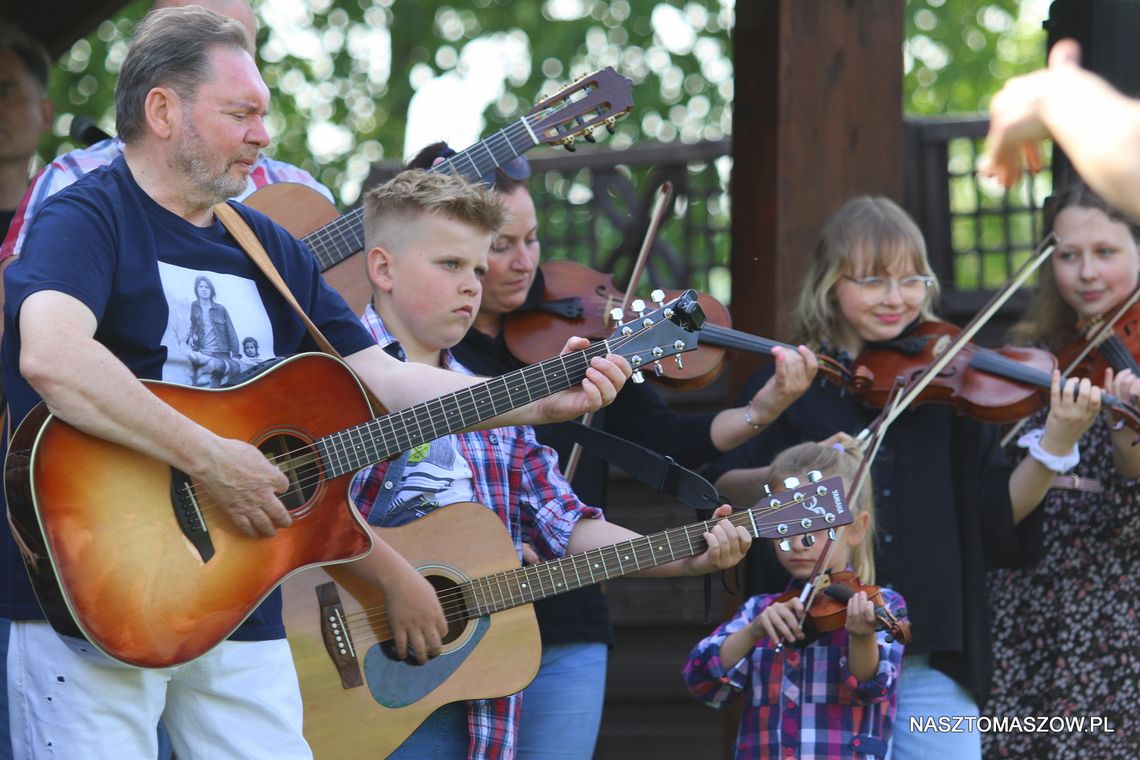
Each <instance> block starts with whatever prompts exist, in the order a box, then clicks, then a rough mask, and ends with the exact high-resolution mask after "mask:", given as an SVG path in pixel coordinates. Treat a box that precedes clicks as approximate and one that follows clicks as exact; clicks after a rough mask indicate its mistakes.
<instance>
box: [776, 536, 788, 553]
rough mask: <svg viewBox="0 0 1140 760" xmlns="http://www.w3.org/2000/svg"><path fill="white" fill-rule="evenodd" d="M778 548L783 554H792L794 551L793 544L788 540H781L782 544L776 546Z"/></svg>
mask: <svg viewBox="0 0 1140 760" xmlns="http://www.w3.org/2000/svg"><path fill="white" fill-rule="evenodd" d="M776 546H778V547H780V551H782V552H790V551H791V550H792V544H791V542H790V541H788V539H786V538H781V539H780V543H778V544H776Z"/></svg>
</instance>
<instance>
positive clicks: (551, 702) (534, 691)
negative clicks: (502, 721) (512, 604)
mask: <svg viewBox="0 0 1140 760" xmlns="http://www.w3.org/2000/svg"><path fill="white" fill-rule="evenodd" d="M542 649H543V651H542V665H541V667H539V669H538V675H537V676H536V677H535V679H534V681H532V682H531V684H530V686H528V687H526V690H525V691H524V692H523V700H522V720H521V721H520V724H519V753H518V757H519V760H546V758H556V759H557V760H571V758H573V759H575V760H589V759H590V758H591V757H593V755H594V745H595V744H596V743H597V740H598V728H599V727H600V726H601V724H602V703H603V701H604V700H605V696H606V659H607V658H608V656H609V650H608V649H607V647H606V645H605V644H603V643H601V642H588V643H587V642H578V643H572V644H554V645H552V646H546V645H543V648H542Z"/></svg>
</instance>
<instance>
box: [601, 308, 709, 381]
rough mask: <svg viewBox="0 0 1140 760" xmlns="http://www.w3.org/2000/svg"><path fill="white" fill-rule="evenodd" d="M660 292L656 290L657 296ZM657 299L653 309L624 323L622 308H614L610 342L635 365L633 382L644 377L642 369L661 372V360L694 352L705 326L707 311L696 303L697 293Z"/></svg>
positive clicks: (610, 346) (614, 350) (616, 351)
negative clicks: (613, 325) (649, 368)
mask: <svg viewBox="0 0 1140 760" xmlns="http://www.w3.org/2000/svg"><path fill="white" fill-rule="evenodd" d="M659 293H660V291H654V295H655V296H656V295H658V294H659ZM655 300H658V307H657V308H656V309H654V310H653V311H651V312H640V311H639V313H638V315H637V316H636V317H634V318H632V319H630V320H629V321H628V322H626V323H625V324H622V323H621V318H622V314H621V310H620V309H616V308H615V309H614V312H615V313H614V314H613V317H614V321H615V323H616V324H617V329H616V330H614V332H613V334H612V335H610V337H609V340H608V341H607V343H608V344H609V349H610V351H611V352H612V353H615V354H620V355H621V356H624V357H625V358H626V360H627V361H628V362H629V363H630V366H632V367H633V381H634V382H635V383H640V382H642V381H643V380H644V378H643V377H642V375H641V370H644V369H645V368H646V367H653V369H654V371H655V372H656V373H657V374H658V375H660V374H661V373H662V372H663V371H664V370H663V368H662V366H661V360H662V359H664V358H666V357H669V356H679V355H680V354H683V353H685V352H686V351H695V350H696V348H697V337H698V336H699V335H700V332H701V328H702V327H704V326H705V314H704V312H703V311H702V310H701V305H700V303H698V302H697V292H696V291H695V290H686V291H684V292H683V293H681V295H679V296H677V297H676V298H674V299H673V300H671V301H668V302H665V301H664V298H663V297H662V298H661V299H656V298H655Z"/></svg>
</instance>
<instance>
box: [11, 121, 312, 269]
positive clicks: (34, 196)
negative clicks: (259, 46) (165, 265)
mask: <svg viewBox="0 0 1140 760" xmlns="http://www.w3.org/2000/svg"><path fill="white" fill-rule="evenodd" d="M122 154H123V141H122V140H120V139H119V138H117V137H116V138H112V139H110V140H103V141H101V142H97V143H95V144H94V145H92V146H91V147H90V148H82V149H79V150H73V151H71V152H70V153H65V154H64V155H62V156H59V157H57V158H56V159H55V160H54V161H52V162H51V163H50V164H48V165H47V166H45V167H44V168H43V170H42V171H40V173H39V174H37V175H36V176H35V179H33V180H32V184H31V186H30V187H29V188H28V190H27V192H25V193H24V197H23V199H22V200H21V201H20V205H19V207H18V208H17V209H16V215H15V216H14V217H13V218H12V224H11V226H10V227H9V228H8V234H7V235H6V236H5V237H4V243H3V245H0V261H2V260H4V259H6V258H8V257H9V256H19V255H20V250H21V249H22V248H23V247H24V238H25V236H26V235H27V231H28V225H29V224H30V223H31V221H32V218H33V217H34V216H35V215H36V212H37V211H39V209H40V206H42V205H43V203H44V201H46V200H47V199H48V198H50V197H51V196H53V195H55V194H56V193H58V192H59V191H60V190H62V189H63V188H65V187H67V186H68V185H71V184H73V183H74V182H75V181H76V180H78V179H79V178H80V177H82V176H83V175H84V174H87V173H88V172H91V171H94V170H95V169H98V168H99V167H100V166H106V165H107V164H109V163H111V162H112V161H114V160H115V159H116V158H118V157H119V156H121V155H122ZM276 182H296V183H299V184H302V185H307V186H309V187H311V188H313V189H314V190H316V191H317V192H319V193H320V194H321V195H323V196H325V197H326V198H328V199H329V200H330V201H332V200H333V197H332V193H330V192H329V191H328V188H326V187H325V186H324V185H322V184H320V183H319V182H317V181H316V180H315V179H313V176H312V175H311V174H309V173H308V172H307V171H305V170H304V169H299V168H297V167H296V166H293V165H292V164H287V163H285V162H283V161H274V160H273V159H272V158H267V157H266V156H265V154H262V155H261V156H260V157H259V158H258V159H257V163H256V164H254V166H253V171H251V172H250V174H249V179H248V180H247V181H246V184H245V190H243V191H242V192H241V194H240V195H238V196H237V197H236V198H235V200H239V201H240V200H244V199H245V198H247V197H248V196H249V195H250V194H252V193H253V191H254V190H257V189H258V188H260V187H265V186H266V185H272V184H274V183H276Z"/></svg>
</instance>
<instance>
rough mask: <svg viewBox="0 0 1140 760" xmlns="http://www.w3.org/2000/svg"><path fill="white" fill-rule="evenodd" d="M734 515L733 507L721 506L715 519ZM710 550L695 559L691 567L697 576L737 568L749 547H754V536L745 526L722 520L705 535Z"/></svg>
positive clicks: (714, 514)
mask: <svg viewBox="0 0 1140 760" xmlns="http://www.w3.org/2000/svg"><path fill="white" fill-rule="evenodd" d="M731 514H732V507H731V506H729V505H728V504H721V505H720V506H719V507H717V508H716V511H715V512H713V517H714V518H716V517H722V518H726V517H728V516H729V515H731ZM704 539H705V543H707V544H708V549H706V550H705V552H704V553H703V554H700V555H699V556H696V557H693V558H692V560H691V561H690V564H689V567H690V569H691V570H692V572H693V573H694V574H695V575H703V574H704V573H711V572H714V571H716V570H727V569H728V568H730V567H735V566H736V565H738V564H739V563H740V560H742V559H744V555H745V554H746V553H747V552H748V547H750V546H752V534H751V533H749V532H748V531H747V530H746V529H745V528H744V527H743V526H739V525H733V524H732V523H731V522H729V521H728V520H720V521H719V522H717V523H716V524H715V525H713V527H712V529H711V530H709V531H708V532H707V533H705V534H704Z"/></svg>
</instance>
